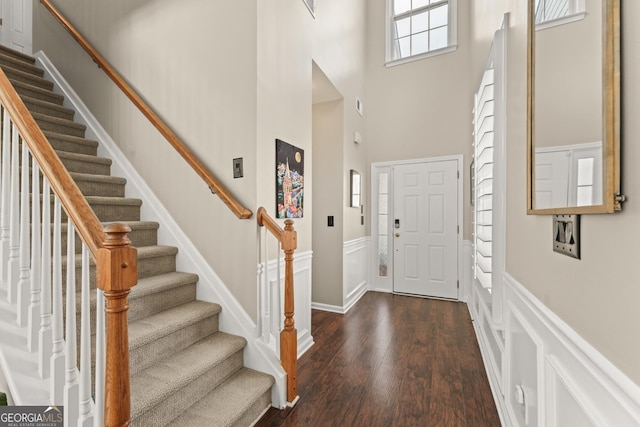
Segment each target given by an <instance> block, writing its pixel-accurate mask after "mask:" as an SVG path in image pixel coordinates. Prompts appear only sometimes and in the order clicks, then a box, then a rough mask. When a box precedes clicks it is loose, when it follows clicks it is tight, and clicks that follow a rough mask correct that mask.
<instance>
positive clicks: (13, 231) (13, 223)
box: [7, 125, 20, 304]
mask: <svg viewBox="0 0 640 427" xmlns="http://www.w3.org/2000/svg"><path fill="white" fill-rule="evenodd" d="M19 138H20V137H19V136H18V129H17V128H16V126H15V125H12V126H11V201H10V207H9V210H10V213H9V271H8V273H7V281H8V288H7V299H8V300H9V304H14V303H15V302H16V300H17V298H16V293H17V291H18V279H19V277H20V269H19V267H20V266H19V260H18V258H19V256H20V228H19V227H20V175H19V170H20V164H19V157H20V156H19Z"/></svg>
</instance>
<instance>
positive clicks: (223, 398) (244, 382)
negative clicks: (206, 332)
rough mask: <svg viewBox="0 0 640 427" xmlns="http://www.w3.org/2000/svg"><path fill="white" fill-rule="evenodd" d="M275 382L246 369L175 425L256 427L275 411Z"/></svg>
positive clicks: (204, 398) (268, 376)
mask: <svg viewBox="0 0 640 427" xmlns="http://www.w3.org/2000/svg"><path fill="white" fill-rule="evenodd" d="M273 383H274V380H273V377H271V376H270V375H266V374H263V373H260V372H257V371H254V370H252V369H248V368H243V369H241V370H239V371H238V372H236V373H235V374H234V375H233V376H231V377H230V378H229V379H227V380H226V381H225V382H224V383H223V384H221V385H220V386H218V387H216V388H215V389H214V390H213V391H211V392H209V393H208V394H207V395H206V396H205V397H203V398H202V399H201V400H200V401H199V402H198V403H196V404H195V405H193V406H191V407H190V408H189V409H187V410H186V411H185V412H184V413H183V414H182V415H180V416H178V418H176V419H175V420H173V421H172V425H176V426H181V427H200V426H236V425H237V426H248V425H253V424H254V423H255V422H256V421H257V420H258V419H259V418H260V416H262V414H264V412H265V411H266V410H267V409H268V408H269V407H271V386H272V385H273Z"/></svg>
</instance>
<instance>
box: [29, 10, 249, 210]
mask: <svg viewBox="0 0 640 427" xmlns="http://www.w3.org/2000/svg"><path fill="white" fill-rule="evenodd" d="M40 3H42V4H43V5H44V7H45V8H47V10H49V12H51V14H52V15H53V16H54V17H55V18H56V20H57V21H58V22H59V23H60V24H61V25H62V26H63V27H64V28H65V29H66V30H67V31H68V32H69V34H71V36H72V37H73V38H74V39H75V40H76V41H77V42H78V44H80V46H82V48H83V49H84V50H85V51H86V52H87V53H88V54H89V56H91V58H92V59H93V61H94V62H95V63H96V64H98V67H99V68H102V70H103V71H104V72H105V74H106V75H107V76H109V78H110V79H111V80H112V81H113V82H114V83H115V84H116V86H118V87H119V88H120V90H122V92H124V94H125V95H127V97H128V98H129V99H130V100H131V102H133V104H134V105H135V106H136V107H138V109H139V110H140V112H141V113H142V114H144V116H145V117H146V118H147V119H149V121H150V122H151V124H153V126H154V127H155V128H156V129H157V130H158V131H159V132H160V134H162V136H164V137H165V138H166V140H167V141H168V142H169V143H170V144H171V145H172V146H173V148H174V149H175V150H176V151H177V152H178V153H179V154H180V155H181V156H182V158H183V159H184V160H185V161H186V162H187V163H188V164H189V166H191V167H192V168H193V170H194V171H196V173H197V174H198V175H199V176H200V178H202V180H203V181H204V182H205V183H206V184H207V186H208V187H209V188H210V189H211V191H212V192H213V193H215V194H217V195H218V197H220V199H222V201H223V202H224V204H225V205H227V207H229V209H231V211H232V212H233V213H234V214H235V215H236V216H237V217H238V218H240V219H247V218H251V215H252V212H251V210H249V209H247V208H246V207H244V206H242V204H241V203H240V202H239V201H238V200H237V199H236V198H235V197H233V195H232V194H231V192H229V190H227V188H226V187H225V186H224V185H223V184H222V183H221V182H220V181H218V179H217V178H216V177H214V176H213V174H212V173H211V172H210V171H209V170H208V169H207V167H206V166H205V165H204V164H203V163H202V162H201V161H200V160H199V159H198V158H197V157H196V156H195V154H193V153H192V152H191V150H189V149H188V148H187V146H186V145H185V144H184V142H182V140H181V139H180V138H179V137H178V136H177V135H176V134H175V132H173V130H172V129H171V128H170V127H169V126H168V125H167V124H166V123H165V122H164V121H163V120H162V119H161V118H160V116H158V114H157V113H156V112H155V111H154V110H153V109H152V108H151V107H150V106H149V105H148V104H147V103H146V102H145V101H144V100H143V99H142V97H141V96H140V95H139V94H138V93H137V92H136V91H135V90H134V89H133V88H131V86H129V84H128V83H127V82H126V81H125V80H124V78H122V76H121V75H120V74H119V73H118V72H117V71H116V70H114V69H113V67H111V65H109V63H108V62H107V61H106V60H105V59H104V58H103V57H102V55H100V54H99V53H98V52H97V51H96V50H95V49H94V48H93V46H91V44H89V42H88V41H87V40H86V39H85V38H84V37H83V36H82V34H80V32H79V31H78V30H77V29H76V28H75V27H74V26H73V25H72V24H71V23H70V22H69V21H68V20H67V19H66V18H65V17H64V16H63V15H62V14H61V13H60V12H59V11H58V10H57V9H56V8H55V6H53V4H52V3H51V2H50V1H49V0H40Z"/></svg>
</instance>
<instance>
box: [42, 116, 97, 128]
mask: <svg viewBox="0 0 640 427" xmlns="http://www.w3.org/2000/svg"><path fill="white" fill-rule="evenodd" d="M31 115H32V116H33V118H34V119H36V121H37V120H42V121H46V122H51V123H56V124H59V125H64V126H69V127H72V128H76V129H82V130H86V129H87V127H86V126H85V125H83V124H81V123H77V122H74V121H73V120H69V119H62V118H60V117H54V116H50V115H48V114H43V113H31Z"/></svg>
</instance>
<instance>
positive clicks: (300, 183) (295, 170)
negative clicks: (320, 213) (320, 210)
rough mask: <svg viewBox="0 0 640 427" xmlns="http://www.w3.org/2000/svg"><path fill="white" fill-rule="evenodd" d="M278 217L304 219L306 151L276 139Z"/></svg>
mask: <svg viewBox="0 0 640 427" xmlns="http://www.w3.org/2000/svg"><path fill="white" fill-rule="evenodd" d="M276 212H277V213H276V217H277V218H302V216H303V213H304V150H302V149H300V148H298V147H295V146H293V145H291V144H288V143H286V142H284V141H282V140H280V139H276Z"/></svg>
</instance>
